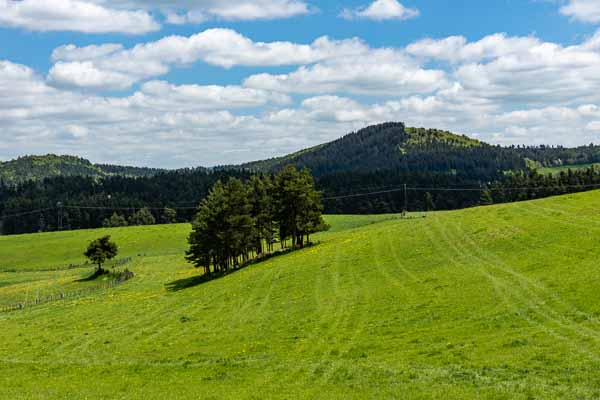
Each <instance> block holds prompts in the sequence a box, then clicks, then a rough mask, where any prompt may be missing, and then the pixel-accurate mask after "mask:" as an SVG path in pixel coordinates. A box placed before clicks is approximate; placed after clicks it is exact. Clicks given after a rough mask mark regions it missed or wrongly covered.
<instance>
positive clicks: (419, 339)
mask: <svg viewBox="0 0 600 400" xmlns="http://www.w3.org/2000/svg"><path fill="white" fill-rule="evenodd" d="M599 202H600V192H599V191H596V192H588V193H582V194H576V195H568V196H562V197H555V198H549V199H544V200H537V201H531V202H524V203H514V204H505V205H498V206H489V207H480V208H473V209H467V210H461V211H452V212H435V213H429V214H427V215H426V216H425V218H421V216H417V217H418V218H412V219H401V218H399V216H396V215H383V216H335V217H334V216H329V217H327V218H326V219H327V222H328V223H329V224H330V225H331V226H332V229H331V230H330V231H329V232H325V233H321V234H319V235H316V237H315V238H314V240H316V241H318V244H317V245H316V246H313V247H310V248H306V249H304V250H299V251H295V252H293V253H289V254H286V255H280V256H277V257H273V258H271V259H269V260H266V261H264V262H261V263H257V264H254V265H251V266H249V267H247V268H245V269H242V270H240V271H237V272H234V273H232V274H230V275H227V276H224V277H222V278H219V279H215V280H212V281H208V282H205V281H203V280H202V279H199V274H200V271H198V270H195V269H194V268H192V267H191V266H190V265H189V264H188V263H187V262H186V261H185V260H184V257H183V253H184V251H185V249H186V247H187V245H186V236H187V234H188V233H189V229H190V227H189V226H188V225H170V226H169V225H168V226H152V227H140V228H117V229H110V230H97V231H80V232H62V233H53V234H35V235H26V236H12V237H0V260H1V261H0V264H1V266H2V267H6V268H9V267H10V268H12V269H14V270H16V271H17V272H0V305H2V304H6V303H11V302H12V301H14V300H15V299H19V298H20V296H21V297H22V296H24V295H26V294H27V293H33V292H35V291H52V290H56V289H57V288H66V289H65V290H71V289H73V288H77V287H79V285H86V284H88V283H81V282H76V281H77V280H78V279H81V278H82V277H85V276H86V275H89V274H91V272H92V269H93V267H92V266H90V267H89V268H81V269H72V270H65V271H54V272H52V271H44V270H45V269H47V268H50V267H54V266H61V265H69V264H80V263H83V262H84V259H83V256H82V255H81V254H82V252H83V250H84V249H85V246H86V245H87V243H88V242H89V241H90V240H92V239H94V238H96V237H98V236H102V235H103V234H107V233H108V234H111V235H112V237H113V239H114V240H115V241H116V242H117V243H118V244H119V246H120V248H121V254H120V257H132V262H131V263H130V264H128V265H127V268H129V269H131V270H132V271H134V272H135V274H136V276H135V278H134V279H132V280H130V281H128V282H125V283H123V284H122V285H120V286H118V287H116V288H114V289H109V290H105V291H100V292H98V293H94V294H92V295H90V296H86V297H81V298H77V299H72V300H64V301H57V302H53V303H48V304H43V305H39V306H35V307H31V308H28V309H25V310H23V311H15V312H11V313H0V399H98V398H101V399H144V400H150V399H161V400H163V399H439V398H443V399H597V398H600V374H598V371H599V370H600V319H599V318H600V262H599V260H600V257H599V256H600V209H599V207H598V204H599ZM20 269H21V270H22V271H19V270H20ZM36 269H37V271H38V272H36V271H33V272H32V271H31V270H36Z"/></svg>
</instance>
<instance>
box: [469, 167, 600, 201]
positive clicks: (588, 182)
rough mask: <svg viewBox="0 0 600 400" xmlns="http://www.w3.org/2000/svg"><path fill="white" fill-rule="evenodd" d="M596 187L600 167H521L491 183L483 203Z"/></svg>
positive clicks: (575, 191)
mask: <svg viewBox="0 0 600 400" xmlns="http://www.w3.org/2000/svg"><path fill="white" fill-rule="evenodd" d="M594 189H600V168H598V167H590V168H587V169H581V170H572V169H569V170H567V171H561V172H560V173H557V174H540V173H538V172H537V171H536V170H534V171H529V172H521V171H520V172H516V173H512V174H509V176H507V178H506V179H505V180H503V181H499V182H493V183H492V184H490V185H489V186H488V187H487V188H486V190H484V191H483V192H482V194H481V199H480V204H483V205H487V204H497V203H511V202H516V201H525V200H533V199H541V198H544V197H550V196H557V195H562V194H567V193H577V192H584V191H586V190H594Z"/></svg>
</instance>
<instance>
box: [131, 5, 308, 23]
mask: <svg viewBox="0 0 600 400" xmlns="http://www.w3.org/2000/svg"><path fill="white" fill-rule="evenodd" d="M157 3H159V6H160V7H161V8H162V9H163V10H166V11H165V13H166V15H167V17H168V18H167V20H168V22H169V23H172V24H190V23H191V24H194V23H202V22H204V21H206V20H210V19H219V20H226V21H247V20H261V19H278V18H289V17H295V16H299V15H305V14H308V13H309V12H310V8H309V6H308V5H307V4H306V3H305V2H303V1H298V0H252V1H243V0H242V1H240V0H235V1H231V0H218V1H217V0H205V1H196V2H193V4H190V3H191V2H189V1H177V0H175V1H172V2H162V1H158V2H157ZM165 3H166V4H165ZM144 4H145V6H146V7H147V6H148V4H152V1H150V2H146V1H144V2H143V3H142V2H141V3H140V4H139V5H140V6H142V5H144ZM181 9H184V10H186V11H184V12H181V11H177V10H181Z"/></svg>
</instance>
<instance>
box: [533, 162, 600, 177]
mask: <svg viewBox="0 0 600 400" xmlns="http://www.w3.org/2000/svg"><path fill="white" fill-rule="evenodd" d="M591 167H596V168H598V167H600V164H576V165H561V166H560V167H543V168H539V169H538V172H539V173H540V174H543V175H548V174H559V173H561V172H567V171H568V170H570V169H572V170H579V169H588V168H591Z"/></svg>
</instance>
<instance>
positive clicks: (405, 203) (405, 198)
mask: <svg viewBox="0 0 600 400" xmlns="http://www.w3.org/2000/svg"><path fill="white" fill-rule="evenodd" d="M407 212H408V192H407V190H406V183H405V184H404V212H402V216H404V217H406V213H407Z"/></svg>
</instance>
